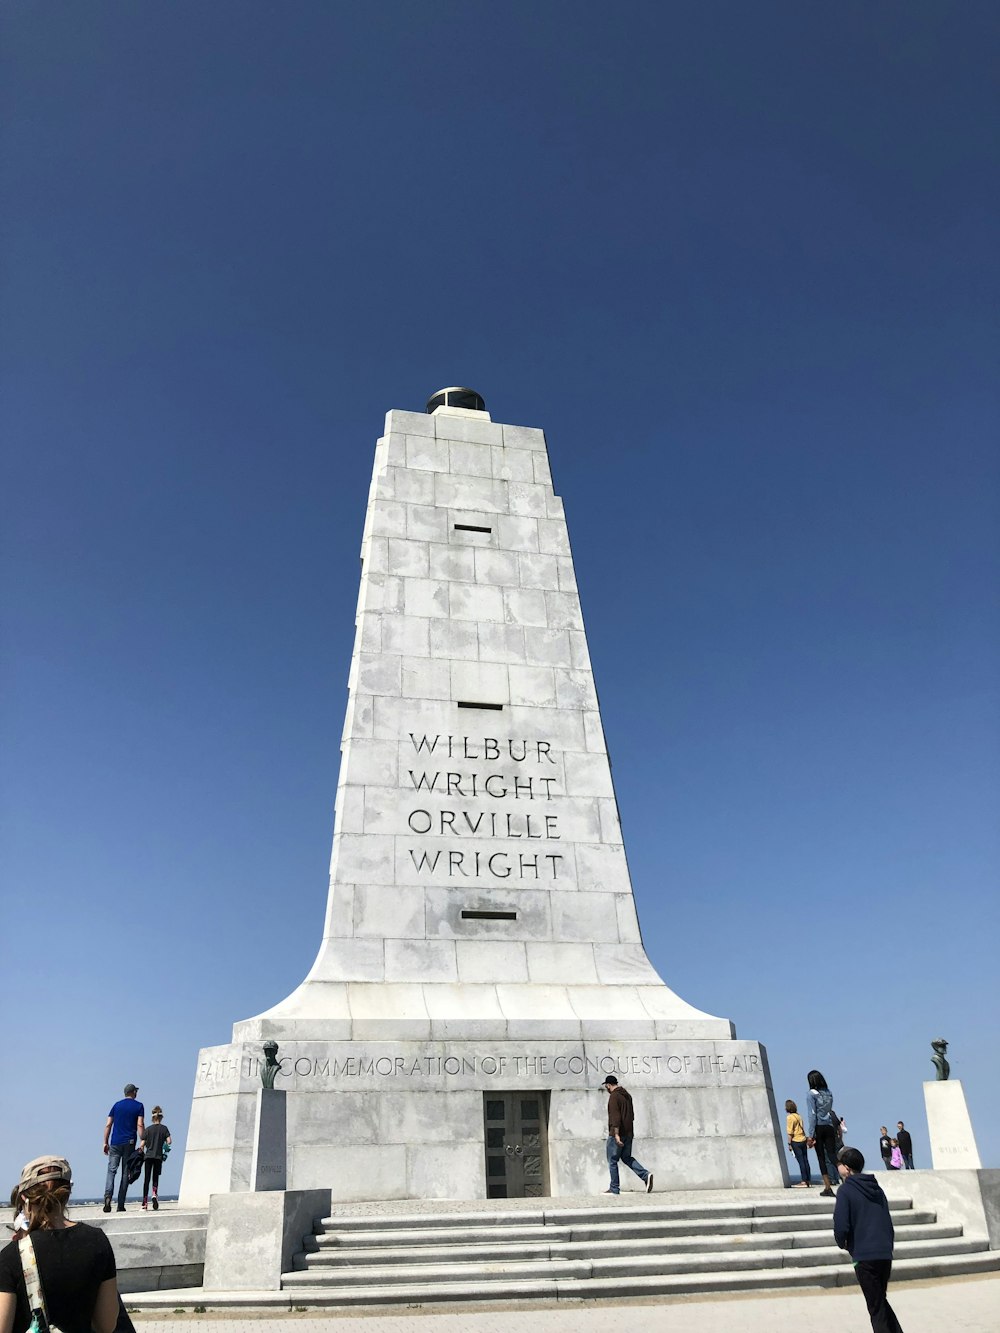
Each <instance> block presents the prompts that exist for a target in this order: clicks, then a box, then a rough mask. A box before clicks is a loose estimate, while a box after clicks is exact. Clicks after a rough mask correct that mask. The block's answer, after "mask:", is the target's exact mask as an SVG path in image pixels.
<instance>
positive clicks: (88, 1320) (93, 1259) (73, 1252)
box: [0, 1157, 118, 1333]
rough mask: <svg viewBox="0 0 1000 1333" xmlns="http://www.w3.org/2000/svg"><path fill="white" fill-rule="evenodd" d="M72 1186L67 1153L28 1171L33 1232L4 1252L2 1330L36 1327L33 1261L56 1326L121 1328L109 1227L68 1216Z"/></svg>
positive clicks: (22, 1192) (94, 1332) (87, 1332)
mask: <svg viewBox="0 0 1000 1333" xmlns="http://www.w3.org/2000/svg"><path fill="white" fill-rule="evenodd" d="M72 1183H73V1177H72V1172H71V1171H70V1166H69V1162H67V1161H66V1159H65V1157H36V1158H35V1160H34V1161H33V1162H28V1164H27V1165H26V1166H25V1168H24V1170H23V1171H22V1172H21V1179H20V1181H19V1183H18V1186H17V1201H18V1203H19V1204H20V1207H21V1210H22V1212H23V1213H24V1216H25V1219H26V1221H27V1223H28V1230H27V1232H21V1233H19V1234H20V1235H21V1236H22V1237H24V1238H23V1239H21V1240H20V1241H18V1240H17V1239H15V1240H12V1241H11V1242H10V1244H9V1245H6V1246H4V1248H3V1249H2V1250H0V1333H26V1330H27V1329H29V1328H30V1327H31V1311H32V1306H31V1305H30V1304H29V1301H28V1287H27V1282H26V1279H25V1264H27V1265H29V1266H31V1265H32V1263H34V1264H35V1265H37V1270H38V1282H39V1287H40V1290H41V1296H42V1299H43V1300H44V1303H45V1311H46V1313H47V1315H48V1319H49V1323H50V1324H52V1325H55V1327H56V1328H58V1329H60V1330H61V1331H62V1333H113V1330H114V1327H115V1324H116V1323H117V1321H118V1282H117V1278H116V1276H115V1256H114V1253H113V1252H112V1249H111V1244H110V1242H109V1241H108V1238H107V1236H105V1234H104V1232H103V1231H99V1230H98V1229H97V1227H88V1226H85V1225H83V1223H81V1222H71V1221H70V1220H69V1218H68V1217H67V1216H66V1205H67V1203H68V1202H69V1195H70V1190H71V1188H72ZM26 1247H30V1249H28V1248H26Z"/></svg>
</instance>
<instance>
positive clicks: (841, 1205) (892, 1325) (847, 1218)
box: [833, 1148, 903, 1333]
mask: <svg viewBox="0 0 1000 1333" xmlns="http://www.w3.org/2000/svg"><path fill="white" fill-rule="evenodd" d="M864 1169H865V1159H864V1156H863V1155H862V1153H861V1152H859V1150H858V1149H857V1148H841V1150H840V1152H839V1154H838V1155H837V1170H838V1172H839V1174H840V1179H841V1182H842V1184H841V1187H840V1190H839V1192H838V1194H837V1202H836V1204H835V1205H834V1209H833V1238H834V1240H835V1241H836V1242H837V1244H838V1245H839V1246H840V1248H841V1249H842V1250H846V1251H847V1252H848V1254H849V1255H850V1256H851V1258H852V1259H853V1260H854V1275H855V1277H856V1278H857V1279H858V1286H859V1287H860V1288H861V1290H862V1292H863V1293H864V1297H865V1301H866V1302H867V1305H868V1313H869V1315H870V1316H871V1321H872V1330H873V1333H903V1330H902V1329H901V1328H900V1325H899V1320H898V1319H897V1318H896V1316H895V1314H894V1313H893V1309H892V1306H891V1305H890V1304H889V1302H888V1300H886V1290H887V1289H888V1286H889V1276H890V1274H891V1273H892V1245H893V1240H894V1233H893V1229H892V1218H891V1217H890V1216H889V1202H888V1200H887V1199H886V1197H885V1195H884V1194H883V1193H882V1187H881V1185H880V1184H879V1183H878V1181H877V1180H876V1179H875V1177H874V1176H865V1175H862V1172H863V1171H864Z"/></svg>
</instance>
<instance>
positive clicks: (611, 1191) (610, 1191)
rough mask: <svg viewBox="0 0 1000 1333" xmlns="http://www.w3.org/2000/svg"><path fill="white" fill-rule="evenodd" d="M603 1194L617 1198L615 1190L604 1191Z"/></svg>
mask: <svg viewBox="0 0 1000 1333" xmlns="http://www.w3.org/2000/svg"><path fill="white" fill-rule="evenodd" d="M604 1193H605V1194H613V1195H614V1196H615V1197H616V1198H617V1197H618V1191H617V1190H605V1191H604Z"/></svg>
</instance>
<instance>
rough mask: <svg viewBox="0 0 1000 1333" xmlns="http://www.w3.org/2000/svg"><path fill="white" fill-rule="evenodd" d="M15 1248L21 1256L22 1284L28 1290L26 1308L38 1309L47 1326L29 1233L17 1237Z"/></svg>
mask: <svg viewBox="0 0 1000 1333" xmlns="http://www.w3.org/2000/svg"><path fill="white" fill-rule="evenodd" d="M17 1249H18V1253H19V1254H20V1256H21V1268H22V1270H23V1272H24V1285H25V1288H26V1290H27V1292H28V1309H29V1310H30V1311H31V1312H32V1314H34V1312H35V1311H36V1310H39V1311H40V1312H41V1314H42V1316H43V1318H44V1320H45V1326H46V1327H48V1322H49V1312H48V1310H47V1309H46V1308H45V1293H44V1292H43V1291H42V1279H41V1277H40V1276H39V1274H38V1260H37V1258H36V1257H35V1246H34V1242H33V1241H32V1239H31V1236H30V1234H29V1235H27V1236H21V1237H19V1238H18V1242H17Z"/></svg>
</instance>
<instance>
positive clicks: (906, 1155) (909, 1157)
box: [896, 1120, 913, 1171]
mask: <svg viewBox="0 0 1000 1333" xmlns="http://www.w3.org/2000/svg"><path fill="white" fill-rule="evenodd" d="M896 1142H897V1143H898V1144H899V1151H900V1152H901V1153H902V1154H903V1166H904V1167H905V1168H906V1170H907V1171H912V1170H913V1140H912V1139H911V1138H910V1131H909V1130H908V1129H904V1128H903V1122H902V1120H898V1121H897V1122H896Z"/></svg>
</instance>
